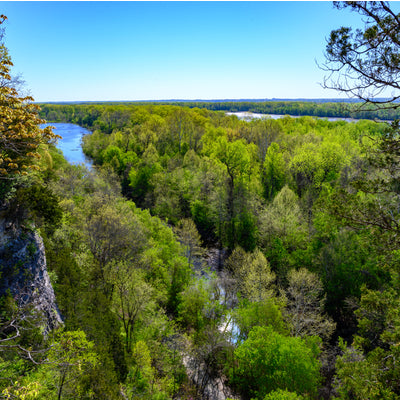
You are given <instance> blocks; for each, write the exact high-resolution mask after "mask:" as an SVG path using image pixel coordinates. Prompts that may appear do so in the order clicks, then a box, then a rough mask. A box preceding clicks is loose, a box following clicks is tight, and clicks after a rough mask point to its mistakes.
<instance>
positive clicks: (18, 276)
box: [0, 213, 62, 334]
mask: <svg viewBox="0 0 400 400" xmlns="http://www.w3.org/2000/svg"><path fill="white" fill-rule="evenodd" d="M7 292H9V293H10V294H11V295H12V296H13V298H14V299H15V300H16V302H17V304H18V306H20V307H22V306H23V305H26V304H30V305H33V306H34V308H35V309H36V310H37V311H38V312H39V313H40V314H41V317H42V318H43V325H44V332H45V334H46V333H47V332H49V331H50V330H52V329H54V328H56V327H57V326H59V325H60V324H62V319H61V315H60V312H59V310H58V308H57V304H56V298H55V295H54V290H53V287H52V285H51V282H50V278H49V274H48V272H47V264H46V255H45V249H44V244H43V240H42V238H41V237H40V236H39V234H38V233H37V232H35V231H34V230H29V229H26V228H24V227H22V226H17V225H16V224H14V223H13V222H12V221H10V220H8V219H7V218H6V217H5V213H0V296H2V295H4V294H6V293H7Z"/></svg>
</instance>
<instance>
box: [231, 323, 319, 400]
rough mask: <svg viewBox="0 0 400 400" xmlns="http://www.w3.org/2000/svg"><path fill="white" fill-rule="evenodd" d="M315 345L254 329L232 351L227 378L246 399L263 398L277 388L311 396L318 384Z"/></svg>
mask: <svg viewBox="0 0 400 400" xmlns="http://www.w3.org/2000/svg"><path fill="white" fill-rule="evenodd" d="M317 343H318V342H316V341H315V340H311V338H310V339H309V340H308V341H305V340H302V339H300V338H294V337H287V336H283V335H281V334H279V333H277V332H275V331H274V330H273V328H272V327H254V328H253V329H252V330H251V331H250V333H249V337H248V339H247V340H245V341H244V342H243V343H241V344H240V345H239V346H238V348H237V349H236V350H235V357H236V360H237V365H236V366H235V367H234V369H233V370H232V371H231V379H232V381H233V382H234V383H235V384H236V385H237V387H238V388H239V389H240V390H241V391H242V392H243V393H244V394H246V395H247V396H256V397H257V398H264V397H265V395H266V394H268V393H269V392H271V391H273V390H277V389H286V390H289V391H293V392H297V393H300V394H306V395H309V396H315V395H316V391H317V387H318V381H319V372H318V371H319V367H320V365H319V361H318V360H317V355H318V353H319V350H318V345H317Z"/></svg>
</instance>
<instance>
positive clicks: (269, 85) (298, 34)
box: [0, 1, 363, 102]
mask: <svg viewBox="0 0 400 400" xmlns="http://www.w3.org/2000/svg"><path fill="white" fill-rule="evenodd" d="M0 14H4V15H6V16H7V17H8V20H7V22H6V23H5V44H6V46H7V48H8V49H9V52H10V55H11V58H12V61H13V63H14V69H13V73H14V74H21V75H22V77H23V79H24V80H25V82H26V88H27V90H29V92H30V94H31V95H32V96H33V97H34V99H35V101H37V102H57V101H129V100H170V99H184V100H196V99H202V100H210V99H273V98H279V99H283V98H286V99H298V98H338V97H343V95H340V94H339V93H337V92H335V91H333V90H328V89H323V88H322V87H321V83H322V82H323V78H324V74H325V72H323V71H322V70H321V69H320V68H319V67H318V65H317V63H319V64H323V62H324V50H325V46H326V41H327V38H328V37H329V34H330V32H331V30H333V29H337V28H339V27H341V26H352V27H357V26H360V27H362V26H363V25H362V22H361V18H360V16H359V15H357V14H355V13H352V12H350V11H349V10H337V9H335V8H334V7H333V5H332V2H328V1H321V2H320V1H310V2H308V1H295V2H290V1H277V2H275V1H255V2H247V1H245V2H241V1H233V2H231V1H222V2H216V1H200V2H186V1H178V2H169V1H161V2H157V1H145V2H137V1H121V2H114V1H111V2H108V1H100V2H97V1H89V2H83V1H82V2H81V1H67V2H58V1H56V2H52V1H45V2H40V1H31V2H23V1H10V2H7V1H4V2H1V1H0Z"/></svg>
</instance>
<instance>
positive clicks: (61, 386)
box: [45, 331, 98, 400]
mask: <svg viewBox="0 0 400 400" xmlns="http://www.w3.org/2000/svg"><path fill="white" fill-rule="evenodd" d="M93 346H94V343H93V342H90V341H88V340H87V339H86V335H85V333H84V332H82V331H73V332H62V333H60V334H59V335H58V337H57V339H56V341H55V342H54V343H53V344H52V346H51V348H50V350H49V352H48V356H47V357H48V362H49V364H48V365H46V367H45V368H46V369H50V371H51V373H52V375H53V379H51V380H50V382H49V386H51V385H52V384H54V386H55V387H56V388H57V399H59V400H60V399H61V397H62V394H63V393H64V392H65V391H66V389H67V388H68V389H69V391H70V396H71V395H72V398H77V397H78V395H79V394H82V393H81V392H80V391H81V387H80V384H79V379H80V378H81V377H82V376H83V375H84V374H85V373H87V371H88V370H90V369H92V368H94V367H95V366H96V364H97V363H98V356H97V354H96V353H95V352H94V350H93ZM70 398H71V397H70Z"/></svg>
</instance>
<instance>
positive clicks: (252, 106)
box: [41, 100, 400, 123]
mask: <svg viewBox="0 0 400 400" xmlns="http://www.w3.org/2000/svg"><path fill="white" fill-rule="evenodd" d="M127 103H129V102H120V103H119V102H115V103H114V105H124V104H127ZM83 104H85V103H83ZM90 104H91V103H86V105H90ZM95 104H96V103H95ZM100 104H101V103H100ZM102 104H107V103H102ZM108 104H109V103H108ZM129 104H130V105H149V104H151V105H154V106H157V105H174V106H180V107H189V108H200V109H203V108H205V109H207V110H211V111H225V112H227V111H229V112H241V111H242V112H243V111H244V112H252V113H260V114H279V115H293V116H315V117H321V118H354V119H371V120H373V119H377V120H381V121H393V120H396V119H399V117H400V112H399V110H398V109H397V108H396V103H392V104H391V107H387V108H380V109H376V107H375V106H374V105H365V104H361V103H360V102H351V101H349V100H347V101H346V100H340V101H323V100H319V101H301V100H297V101H293V100H281V101H273V100H272V101H242V100H235V101H173V100H171V101H157V102H149V101H148V102H140V101H137V102H131V103H129ZM92 105H94V104H92ZM41 106H42V115H44V116H46V117H48V116H50V117H51V121H52V122H62V121H63V120H64V118H65V117H64V112H63V109H62V107H54V106H55V104H51V105H48V104H41ZM48 106H50V108H48ZM60 106H61V104H60ZM50 112H51V114H50ZM78 115H79V112H78V113H77V115H76V118H77V119H76V120H75V122H76V123H78V122H79V117H78ZM84 123H87V121H84Z"/></svg>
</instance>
